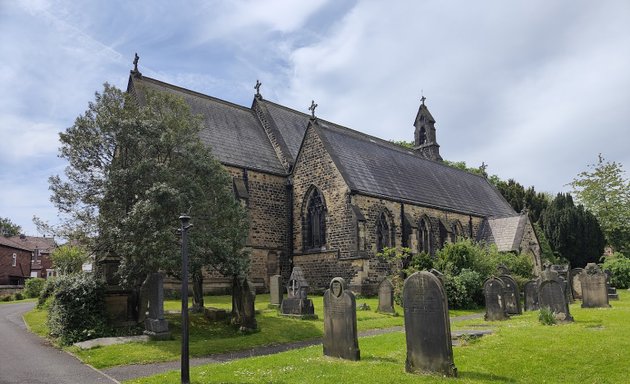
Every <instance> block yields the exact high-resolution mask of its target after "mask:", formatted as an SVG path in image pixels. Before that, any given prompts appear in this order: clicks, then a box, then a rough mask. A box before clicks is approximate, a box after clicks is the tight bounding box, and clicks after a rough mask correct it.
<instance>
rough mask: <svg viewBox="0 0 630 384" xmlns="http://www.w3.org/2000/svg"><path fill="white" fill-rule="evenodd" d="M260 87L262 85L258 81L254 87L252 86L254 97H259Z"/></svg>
mask: <svg viewBox="0 0 630 384" xmlns="http://www.w3.org/2000/svg"><path fill="white" fill-rule="evenodd" d="M261 85H262V83H261V82H260V81H258V80H256V85H254V89H255V90H256V96H260V86H261Z"/></svg>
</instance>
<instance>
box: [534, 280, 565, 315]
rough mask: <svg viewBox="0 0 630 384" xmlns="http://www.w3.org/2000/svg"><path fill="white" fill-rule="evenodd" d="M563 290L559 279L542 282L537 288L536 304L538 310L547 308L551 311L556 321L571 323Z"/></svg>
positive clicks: (562, 284) (562, 283)
mask: <svg viewBox="0 0 630 384" xmlns="http://www.w3.org/2000/svg"><path fill="white" fill-rule="evenodd" d="M564 289H565V288H564V282H562V280H561V279H560V278H558V279H557V280H545V281H543V282H542V283H540V286H539V288H538V303H539V305H540V308H549V309H550V310H551V311H553V312H554V314H555V316H556V319H557V320H559V321H561V322H571V321H573V317H572V316H571V313H569V303H568V302H567V297H566V294H565V293H564Z"/></svg>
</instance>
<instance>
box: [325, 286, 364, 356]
mask: <svg viewBox="0 0 630 384" xmlns="http://www.w3.org/2000/svg"><path fill="white" fill-rule="evenodd" d="M323 345H324V355H326V356H331V357H339V358H342V359H346V360H359V358H360V351H359V340H358V338H357V303H356V300H355V298H354V294H353V293H352V292H350V291H347V290H346V282H345V281H344V280H343V279H342V278H341V277H335V278H334V279H332V281H331V282H330V288H329V289H327V290H326V292H325V293H324V341H323Z"/></svg>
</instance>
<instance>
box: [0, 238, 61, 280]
mask: <svg viewBox="0 0 630 384" xmlns="http://www.w3.org/2000/svg"><path fill="white" fill-rule="evenodd" d="M56 247H57V244H56V243H55V239H53V238H52V237H37V236H25V235H20V236H12V237H4V236H2V237H0V249H1V250H0V254H1V255H2V260H1V261H0V285H2V284H9V285H21V284H23V283H24V279H26V278H29V277H41V278H47V277H49V276H52V275H53V274H54V270H53V267H52V260H51V259H50V253H51V252H52V251H53V250H54V249H55V248H56ZM14 254H15V258H14V256H13V255H14ZM14 264H15V265H14Z"/></svg>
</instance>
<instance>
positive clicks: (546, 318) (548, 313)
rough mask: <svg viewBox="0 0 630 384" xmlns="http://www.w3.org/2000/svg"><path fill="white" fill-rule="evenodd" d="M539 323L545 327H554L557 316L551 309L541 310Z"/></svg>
mask: <svg viewBox="0 0 630 384" xmlns="http://www.w3.org/2000/svg"><path fill="white" fill-rule="evenodd" d="M538 321H540V323H541V324H543V325H554V324H555V323H556V314H555V313H554V312H553V311H552V310H551V308H548V307H545V308H540V312H539V313H538Z"/></svg>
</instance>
